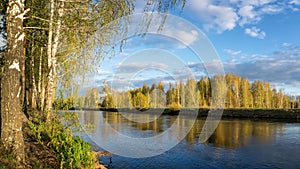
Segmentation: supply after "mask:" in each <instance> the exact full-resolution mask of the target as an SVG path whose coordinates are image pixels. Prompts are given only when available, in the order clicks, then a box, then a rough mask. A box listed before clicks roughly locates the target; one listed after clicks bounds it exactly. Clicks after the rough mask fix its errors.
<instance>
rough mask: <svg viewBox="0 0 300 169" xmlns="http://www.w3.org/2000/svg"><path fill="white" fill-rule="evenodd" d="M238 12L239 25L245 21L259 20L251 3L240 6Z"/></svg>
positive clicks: (245, 22)
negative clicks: (239, 17)
mask: <svg viewBox="0 0 300 169" xmlns="http://www.w3.org/2000/svg"><path fill="white" fill-rule="evenodd" d="M238 14H239V15H240V16H241V20H240V25H241V26H243V25H244V24H247V23H252V22H258V21H260V20H261V18H260V17H259V16H258V14H257V12H255V11H254V7H253V6H251V5H246V6H243V7H242V8H240V10H239V12H238Z"/></svg>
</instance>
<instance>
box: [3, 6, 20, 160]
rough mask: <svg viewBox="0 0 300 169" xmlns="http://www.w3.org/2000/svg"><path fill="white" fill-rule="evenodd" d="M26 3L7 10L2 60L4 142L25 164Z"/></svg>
mask: <svg viewBox="0 0 300 169" xmlns="http://www.w3.org/2000/svg"><path fill="white" fill-rule="evenodd" d="M25 13H26V11H25V10H24V0H9V1H8V4H7V10H6V26H7V44H8V45H7V51H6V53H5V55H4V58H3V67H2V77H1V86H2V87H5V90H1V98H2V99H1V139H2V142H3V144H4V146H5V148H6V149H7V150H8V151H10V152H11V153H12V154H13V155H14V156H15V157H16V159H17V160H18V161H20V162H24V159H25V153H24V140H23V134H22V109H21V105H20V96H21V89H22V86H21V78H22V70H21V69H22V65H21V64H22V63H24V57H25V53H24V47H23V46H24V38H25V34H24V31H23V17H24V15H25Z"/></svg>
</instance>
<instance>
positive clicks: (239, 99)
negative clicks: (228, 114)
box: [69, 73, 300, 109]
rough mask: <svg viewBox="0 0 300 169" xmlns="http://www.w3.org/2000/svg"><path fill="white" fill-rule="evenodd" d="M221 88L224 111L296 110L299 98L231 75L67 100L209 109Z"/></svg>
mask: <svg viewBox="0 0 300 169" xmlns="http://www.w3.org/2000/svg"><path fill="white" fill-rule="evenodd" d="M218 78H224V80H223V81H219V82H220V83H225V84H218V85H215V87H214V88H212V85H211V84H212V83H213V81H216V79H218ZM222 86H226V89H225V92H226V94H225V98H224V101H225V103H224V108H261V109H294V108H300V97H295V96H289V95H287V94H286V93H285V92H284V90H283V89H279V90H278V89H276V86H274V85H271V84H270V83H269V82H267V81H263V82H262V81H259V80H255V81H253V82H249V80H248V78H242V77H240V76H238V75H234V74H231V73H228V74H226V75H225V76H218V75H217V76H213V77H212V78H209V77H203V78H201V79H199V80H196V79H193V78H191V79H188V80H187V81H180V82H176V83H175V84H174V83H169V86H168V87H167V88H165V87H164V85H163V83H162V82H159V83H158V84H156V83H153V84H152V85H151V87H150V86H148V85H147V84H144V85H143V86H142V87H140V88H135V89H132V90H128V91H121V92H120V91H118V90H117V89H112V88H110V87H109V85H108V84H107V83H106V84H105V86H104V87H103V89H102V90H101V91H100V95H101V96H102V97H101V98H100V97H99V94H98V90H97V89H96V88H92V89H90V90H88V91H87V92H86V96H85V98H84V97H81V98H80V99H75V100H77V101H74V103H73V101H71V100H72V99H74V97H71V100H69V102H72V104H74V105H72V106H73V107H84V106H85V107H97V104H98V105H99V106H101V107H106V108H167V107H168V108H208V107H210V106H211V102H212V92H213V91H216V90H222ZM217 97H218V96H217ZM78 100H80V101H78ZM99 101H101V102H99Z"/></svg>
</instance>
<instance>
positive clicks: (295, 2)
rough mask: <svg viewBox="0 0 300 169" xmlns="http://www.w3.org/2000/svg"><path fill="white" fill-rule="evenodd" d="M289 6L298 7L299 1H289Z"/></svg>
mask: <svg viewBox="0 0 300 169" xmlns="http://www.w3.org/2000/svg"><path fill="white" fill-rule="evenodd" d="M290 4H292V5H300V0H292V1H290Z"/></svg>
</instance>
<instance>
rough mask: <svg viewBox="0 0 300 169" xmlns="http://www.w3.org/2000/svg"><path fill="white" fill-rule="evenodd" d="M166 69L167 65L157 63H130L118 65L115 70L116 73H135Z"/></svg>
mask: <svg viewBox="0 0 300 169" xmlns="http://www.w3.org/2000/svg"><path fill="white" fill-rule="evenodd" d="M167 67H168V65H166V64H163V63H158V62H148V63H141V62H132V63H128V64H120V65H119V66H118V68H117V71H118V72H120V73H135V72H139V71H141V70H144V69H148V68H155V69H166V68H167Z"/></svg>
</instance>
